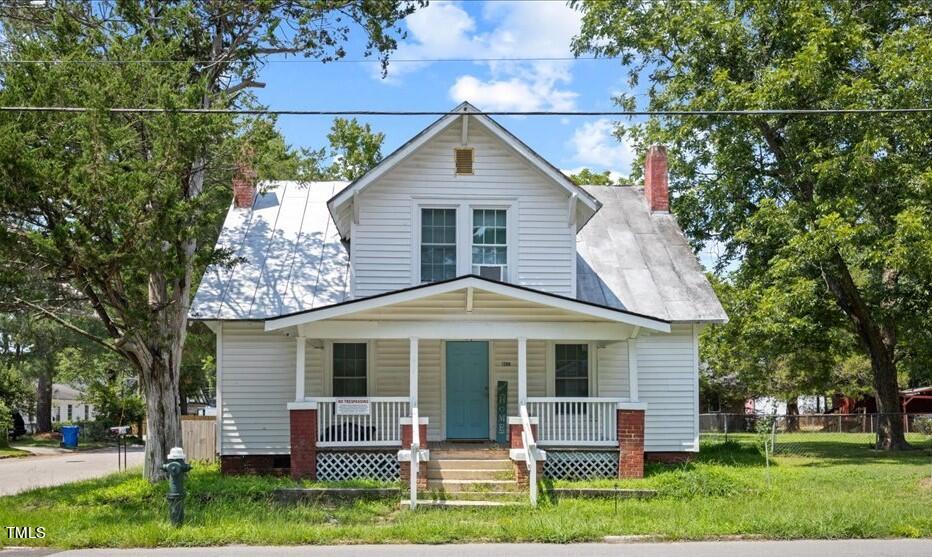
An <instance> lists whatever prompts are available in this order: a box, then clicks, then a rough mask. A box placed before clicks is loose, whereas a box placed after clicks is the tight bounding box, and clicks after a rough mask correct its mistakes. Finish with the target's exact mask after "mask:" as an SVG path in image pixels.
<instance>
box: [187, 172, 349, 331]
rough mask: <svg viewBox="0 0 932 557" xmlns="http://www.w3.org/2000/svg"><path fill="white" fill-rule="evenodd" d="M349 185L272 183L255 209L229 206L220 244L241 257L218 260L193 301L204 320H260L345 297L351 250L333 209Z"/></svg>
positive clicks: (194, 309)
mask: <svg viewBox="0 0 932 557" xmlns="http://www.w3.org/2000/svg"><path fill="white" fill-rule="evenodd" d="M345 185H346V182H308V183H302V182H274V183H270V184H265V185H264V186H261V187H260V192H259V193H258V194H257V195H256V198H255V200H254V201H253V206H252V207H251V208H250V209H248V210H246V209H237V208H235V207H233V206H232V205H231V206H230V209H229V211H228V212H227V216H226V220H225V221H224V223H223V230H222V231H221V232H220V237H219V238H218V239H217V248H218V249H224V250H228V251H229V253H231V254H232V256H233V257H235V258H239V259H240V261H239V262H237V263H236V264H235V265H233V266H232V267H226V266H222V265H212V266H211V267H209V268H208V269H207V271H205V273H204V276H203V277H202V278H201V283H200V285H199V286H198V289H197V294H195V296H194V300H193V301H192V302H191V310H190V317H191V318H192V319H198V320H261V319H265V318H267V317H274V316H277V315H282V314H285V313H291V312H295V311H301V310H306V309H311V308H315V307H319V306H324V305H330V304H334V303H338V302H342V301H344V300H345V299H346V298H347V297H348V296H349V278H348V273H349V255H348V254H347V252H346V248H345V247H344V246H343V244H342V243H341V242H340V237H339V234H338V233H337V231H336V227H335V226H334V224H333V220H332V219H331V218H330V211H328V210H327V199H328V198H329V197H330V196H331V195H333V192H335V191H337V190H339V189H340V188H342V187H344V186H345Z"/></svg>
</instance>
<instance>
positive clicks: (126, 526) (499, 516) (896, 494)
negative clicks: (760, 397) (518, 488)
mask: <svg viewBox="0 0 932 557" xmlns="http://www.w3.org/2000/svg"><path fill="white" fill-rule="evenodd" d="M745 440H746V441H747V443H744V444H740V443H736V442H731V443H727V444H715V445H710V446H705V447H703V451H702V453H701V457H700V458H699V460H698V461H697V462H695V463H693V464H690V465H687V466H680V467H672V468H669V467H661V466H651V467H649V469H648V477H647V478H645V479H644V480H638V481H631V480H629V481H624V482H615V481H612V480H606V481H601V482H585V485H604V486H614V485H619V486H621V487H653V488H656V489H657V490H658V491H659V493H660V496H659V497H658V498H656V499H652V500H643V501H622V500H619V501H618V502H617V507H616V504H615V502H613V501H611V500H581V499H561V500H559V501H553V500H550V499H548V498H546V497H545V498H544V501H543V502H542V504H541V505H540V507H539V508H537V509H533V508H530V507H525V506H521V507H517V508H492V509H456V510H453V509H425V508H421V509H419V510H417V511H415V512H410V511H401V510H398V508H397V507H398V501H395V500H386V501H370V502H357V503H354V504H346V505H296V506H288V505H281V504H277V503H275V502H274V501H272V500H271V497H270V492H271V490H272V489H273V488H274V487H276V486H281V485H292V483H291V482H290V481H289V480H287V479H275V478H259V477H239V478H230V477H223V476H221V475H220V474H219V472H218V471H217V468H216V467H200V468H196V469H195V470H194V471H193V472H192V475H191V478H190V480H191V481H190V483H189V494H188V499H187V502H188V503H187V517H188V522H187V524H186V525H185V526H184V527H182V528H180V529H173V528H171V527H170V526H169V524H168V522H167V519H166V518H167V510H166V504H165V489H166V487H165V485H158V486H151V485H149V484H147V483H146V482H145V481H143V480H142V479H141V478H139V477H138V472H137V473H134V474H119V475H114V476H110V477H108V478H105V479H101V480H96V481H89V482H83V483H79V484H72V485H69V486H64V487H57V488H46V489H40V490H35V491H32V492H29V493H25V494H21V495H18V496H14V497H7V498H0V524H3V525H10V526H14V525H16V526H44V527H45V529H46V532H47V536H46V537H45V538H44V539H42V540H17V542H16V543H17V544H21V543H26V544H38V545H54V546H65V547H88V546H123V547H128V546H156V545H168V546H180V545H204V544H301V543H312V544H314V543H367V542H372V543H385V542H417V543H441V542H465V541H546V542H570V541H587V540H597V539H600V538H601V537H603V536H606V535H624V534H655V535H660V536H663V537H666V538H670V539H703V538H714V537H721V536H732V535H755V536H763V537H768V538H848V537H891V536H922V537H928V536H932V512H930V511H929V509H930V508H932V481H930V476H932V453H930V452H929V448H930V447H929V446H928V445H927V446H926V448H925V449H924V450H922V451H913V452H909V453H905V454H896V455H889V454H882V453H877V452H875V451H873V450H871V449H869V448H868V447H867V445H866V444H864V443H862V442H860V441H858V442H845V441H844V440H832V441H828V440H824V441H823V440H814V441H812V443H813V446H811V447H809V450H810V453H811V454H809V455H807V456H778V457H776V458H775V459H774V461H773V462H772V465H771V467H770V468H769V470H768V469H767V468H765V466H764V459H763V457H762V456H761V455H760V454H759V453H758V452H757V450H756V448H754V439H753V438H751V437H749V438H747V439H745ZM557 483H558V485H579V484H578V483H577V484H573V483H571V482H557ZM0 543H4V542H3V541H2V540H0Z"/></svg>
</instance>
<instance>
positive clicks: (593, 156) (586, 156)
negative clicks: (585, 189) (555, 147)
mask: <svg viewBox="0 0 932 557" xmlns="http://www.w3.org/2000/svg"><path fill="white" fill-rule="evenodd" d="M613 130H614V124H612V122H611V121H610V120H608V119H607V118H600V119H598V120H595V121H593V122H586V123H584V124H583V125H581V126H579V127H578V128H576V131H575V132H573V137H572V138H571V139H570V146H571V147H572V148H573V152H574V153H573V157H572V158H573V160H575V161H577V162H579V163H581V164H583V165H588V166H592V167H595V168H593V170H600V169H612V170H614V171H617V172H621V173H622V174H623V175H628V174H629V173H630V172H631V162H632V161H633V160H634V150H633V149H632V148H631V145H629V144H628V143H627V142H626V141H620V142H619V141H618V138H616V137H615V136H614V135H613V134H612V132H613Z"/></svg>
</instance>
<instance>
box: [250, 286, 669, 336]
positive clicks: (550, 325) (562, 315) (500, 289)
mask: <svg viewBox="0 0 932 557" xmlns="http://www.w3.org/2000/svg"><path fill="white" fill-rule="evenodd" d="M291 327H294V328H297V329H298V331H299V333H300V334H301V335H302V336H317V335H325V336H327V337H330V336H331V334H333V335H336V336H334V337H332V338H340V336H339V335H340V334H341V333H344V332H347V333H349V332H352V333H354V334H352V335H351V337H350V338H359V336H361V335H362V332H363V331H368V333H369V335H370V336H377V337H378V336H384V337H386V338H388V336H389V335H391V336H394V337H404V336H419V337H421V338H515V337H516V336H528V337H530V338H534V337H536V338H566V335H567V334H569V335H573V336H572V337H571V338H611V339H615V338H628V337H630V336H633V335H635V334H636V331H637V330H638V329H640V328H645V329H649V330H654V331H659V332H669V331H670V324H669V322H667V321H664V320H661V319H657V318H653V317H649V316H644V315H639V314H635V313H631V312H627V311H624V310H618V309H615V308H608V307H604V306H598V305H594V304H589V303H586V302H580V301H578V300H574V299H571V298H565V297H562V296H556V295H553V294H548V293H544V292H540V291H536V290H531V289H527V288H523V287H520V286H515V285H510V284H505V283H499V282H495V281H490V280H486V279H482V278H480V277H476V276H465V277H460V278H457V279H453V280H449V281H444V282H440V283H433V284H428V285H422V286H417V287H413V288H409V289H405V290H399V291H395V292H390V293H387V294H383V295H380V296H373V297H370V298H364V299H360V300H353V301H351V302H345V303H342V304H337V305H333V306H328V307H323V308H319V309H315V310H310V311H305V312H301V313H296V314H292V315H286V316H282V317H278V318H274V319H269V320H267V321H266V322H265V329H266V330H267V331H272V330H279V329H285V328H291ZM561 330H562V331H563V332H562V333H560V334H559V336H557V337H553V336H551V337H542V336H540V335H544V334H545V333H551V334H552V333H555V332H560V331H561ZM326 331H332V333H329V334H328V333H326ZM305 333H307V334H305ZM522 333H527V334H524V335H522ZM532 333H533V334H532ZM583 334H585V335H586V336H577V335H583ZM591 334H603V335H608V336H602V337H592V336H588V335H591ZM462 335H465V336H462Z"/></svg>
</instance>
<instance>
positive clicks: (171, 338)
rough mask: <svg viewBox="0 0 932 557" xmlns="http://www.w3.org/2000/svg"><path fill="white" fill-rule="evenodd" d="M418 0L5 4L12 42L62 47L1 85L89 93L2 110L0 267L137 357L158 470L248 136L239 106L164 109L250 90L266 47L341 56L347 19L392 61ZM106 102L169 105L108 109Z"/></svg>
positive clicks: (151, 471)
mask: <svg viewBox="0 0 932 557" xmlns="http://www.w3.org/2000/svg"><path fill="white" fill-rule="evenodd" d="M421 4H422V2H415V1H412V0H391V1H383V2H371V1H369V0H340V1H333V0H290V1H289V0H279V1H275V2H272V1H263V2H253V1H247V0H217V1H213V2H195V1H193V0H174V1H169V2H161V1H158V2H156V1H152V0H135V1H133V0H120V1H115V0H113V1H108V0H104V1H100V2H93V3H85V2H55V3H54V4H52V5H51V7H34V6H24V5H19V4H12V5H4V6H3V7H2V8H0V17H2V18H3V34H4V39H5V40H6V41H7V49H5V50H4V55H6V56H10V57H11V58H14V59H19V60H40V61H41V60H53V61H54V60H68V61H69V62H65V63H55V62H39V63H22V64H2V68H0V79H2V81H3V84H4V86H3V89H2V90H0V102H2V104H3V105H4V106H17V105H36V106H84V107H89V108H91V109H92V110H91V111H90V112H83V113H61V112H52V113H29V112H19V113H4V114H3V115H2V117H0V151H2V153H0V220H2V221H3V224H4V227H3V229H2V235H0V260H2V264H3V265H4V266H5V267H6V270H5V272H6V273H9V274H15V273H17V272H22V269H24V268H33V269H40V270H41V271H42V272H43V273H44V279H45V280H47V281H49V282H50V283H52V284H55V285H61V288H62V289H63V290H66V291H68V292H70V293H71V294H73V295H77V296H80V297H81V298H82V300H83V301H84V302H85V303H86V304H87V305H88V306H89V307H91V308H92V310H93V312H94V314H95V315H96V317H97V318H98V319H99V321H100V323H101V324H102V326H103V327H104V329H105V330H106V334H104V335H95V334H93V333H92V332H90V331H87V330H85V329H82V328H81V327H79V326H77V325H75V324H74V323H72V322H71V321H70V316H69V315H67V314H61V313H60V312H58V311H57V308H56V307H55V306H54V305H53V304H48V303H46V302H45V301H43V300H42V299H26V298H22V299H18V300H16V301H17V303H19V304H20V305H22V306H25V307H28V308H30V309H32V310H33V311H39V312H42V313H44V314H45V315H47V316H48V317H49V318H51V319H55V320H57V321H58V322H59V323H61V324H62V325H63V326H66V327H69V328H71V329H72V330H75V331H77V332H80V333H81V334H84V335H85V336H87V337H88V338H91V339H93V340H94V341H95V342H97V343H99V344H100V345H101V346H103V347H106V348H107V349H109V350H112V351H114V352H115V353H117V354H118V355H120V356H121V357H123V358H125V359H126V360H127V361H128V362H130V364H131V365H132V366H133V368H134V369H135V370H136V371H137V373H138V376H139V379H140V381H141V384H142V387H143V391H144V393H145V399H146V419H147V423H148V435H149V437H148V442H147V444H146V457H145V475H146V477H147V478H148V479H149V480H150V481H156V480H158V479H161V478H162V476H163V473H162V470H161V465H162V463H163V462H164V461H165V457H166V455H167V454H168V451H169V450H170V448H171V447H173V446H178V445H180V444H181V423H180V414H179V375H180V366H181V354H182V348H183V346H184V342H185V334H186V330H187V313H188V307H189V303H190V296H191V286H192V283H193V282H194V276H195V272H196V270H197V269H200V268H202V267H203V266H204V265H205V264H206V263H208V262H210V261H217V260H221V259H222V257H224V256H225V255H226V256H228V255H229V254H218V253H214V251H213V249H212V246H213V239H214V236H215V234H216V222H217V220H218V218H220V216H219V215H220V214H221V213H222V211H223V209H224V208H225V207H226V205H227V204H228V200H229V190H228V188H229V183H230V182H229V179H230V175H231V167H232V166H233V164H232V163H233V161H234V160H235V159H236V155H237V154H238V153H239V152H240V146H241V144H242V142H241V141H237V139H238V137H237V135H236V133H235V131H236V129H237V123H238V122H237V121H236V120H235V119H234V118H233V117H232V116H230V115H226V114H210V115H194V116H192V115H183V114H180V113H178V112H177V111H175V110H174V109H176V108H202V109H208V108H236V107H240V106H243V105H244V103H247V102H249V96H248V95H244V94H243V93H244V92H245V91H247V90H249V89H250V88H253V87H261V85H262V84H261V83H260V82H259V81H258V80H257V76H258V72H259V69H260V67H261V65H262V63H263V61H264V60H265V59H266V57H267V56H269V55H273V54H299V53H300V54H303V55H305V56H311V57H315V58H318V59H321V60H324V61H328V60H335V59H338V58H341V57H342V56H344V54H345V50H344V47H343V44H344V43H346V41H347V40H348V38H349V36H350V33H351V32H352V31H353V30H356V29H360V30H362V31H363V32H364V33H365V35H366V39H367V41H366V46H365V51H366V52H365V53H366V54H369V53H370V52H372V51H378V53H379V56H380V59H381V60H382V63H383V69H384V67H385V65H386V64H387V56H388V53H390V52H391V51H392V50H393V49H394V48H395V46H396V37H398V36H399V35H400V30H399V29H398V27H397V23H398V21H399V20H400V19H401V18H403V17H404V16H406V15H407V14H409V13H411V12H412V11H413V10H414V9H415V8H416V7H417V6H418V5H421ZM102 60H106V61H109V62H108V63H98V62H100V61H102ZM165 60H170V61H173V62H172V63H163V62H162V61H165ZM115 61H128V62H126V63H122V62H121V63H116V62H115ZM76 62H77V63H76ZM63 84H67V86H63ZM114 106H123V107H163V108H167V109H169V111H167V112H165V113H126V112H122V113H117V112H113V111H111V110H109V109H110V108H111V107H114Z"/></svg>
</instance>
